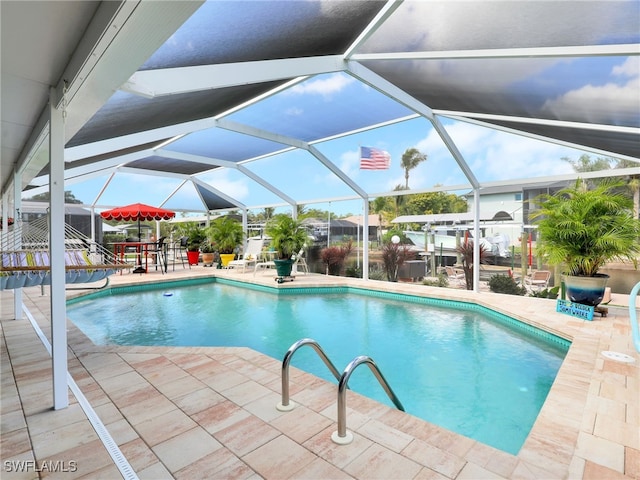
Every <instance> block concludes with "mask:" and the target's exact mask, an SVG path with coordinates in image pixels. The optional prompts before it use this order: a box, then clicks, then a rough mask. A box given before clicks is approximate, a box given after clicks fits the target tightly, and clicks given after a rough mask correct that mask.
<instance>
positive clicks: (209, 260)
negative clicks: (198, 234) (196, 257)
mask: <svg viewBox="0 0 640 480" xmlns="http://www.w3.org/2000/svg"><path fill="white" fill-rule="evenodd" d="M200 251H201V252H202V264H203V265H204V266H205V267H207V266H212V265H213V263H214V262H215V259H216V258H215V257H216V255H215V252H216V247H215V246H214V245H213V244H212V243H211V242H210V241H208V240H207V241H204V242H203V243H202V244H201V245H200Z"/></svg>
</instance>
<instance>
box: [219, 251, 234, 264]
mask: <svg viewBox="0 0 640 480" xmlns="http://www.w3.org/2000/svg"><path fill="white" fill-rule="evenodd" d="M234 258H236V254H235V253H221V254H220V262H222V266H223V267H228V266H229V263H230V262H232V261H233V259H234Z"/></svg>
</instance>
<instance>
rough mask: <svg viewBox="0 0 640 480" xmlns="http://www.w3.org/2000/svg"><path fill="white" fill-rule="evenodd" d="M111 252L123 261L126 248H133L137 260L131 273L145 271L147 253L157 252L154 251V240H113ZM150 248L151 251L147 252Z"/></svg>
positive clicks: (146, 268) (146, 267)
mask: <svg viewBox="0 0 640 480" xmlns="http://www.w3.org/2000/svg"><path fill="white" fill-rule="evenodd" d="M111 245H113V254H114V255H115V257H116V258H117V259H119V260H120V261H123V262H124V259H125V253H126V249H127V247H128V248H134V249H135V253H136V257H137V259H138V261H137V262H136V268H134V269H133V271H132V273H147V270H148V255H147V254H148V253H157V252H156V251H155V247H156V242H114V243H112V244H111ZM150 249H152V250H153V252H149V250H150ZM143 255H144V266H142V256H143Z"/></svg>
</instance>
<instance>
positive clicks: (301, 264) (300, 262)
mask: <svg viewBox="0 0 640 480" xmlns="http://www.w3.org/2000/svg"><path fill="white" fill-rule="evenodd" d="M299 268H301V269H302V270H303V271H304V273H305V274H307V273H309V266H308V265H307V261H306V260H305V259H304V248H301V249H300V251H299V252H298V254H297V255H296V260H295V262H293V268H292V270H291V274H292V275H295V274H296V273H300V272H299V270H298V269H299Z"/></svg>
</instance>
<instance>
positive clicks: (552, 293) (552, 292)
mask: <svg viewBox="0 0 640 480" xmlns="http://www.w3.org/2000/svg"><path fill="white" fill-rule="evenodd" d="M559 291H560V286H559V285H558V286H555V287H551V288H545V289H544V290H540V291H539V292H532V293H531V296H532V297H538V298H551V299H553V300H555V299H556V298H558V292H559Z"/></svg>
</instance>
